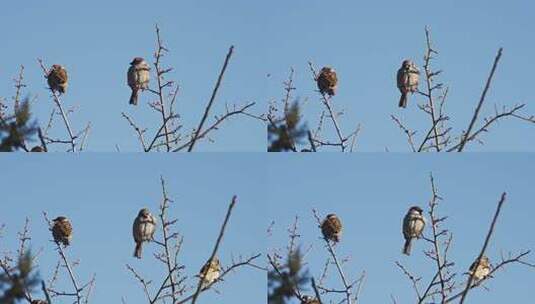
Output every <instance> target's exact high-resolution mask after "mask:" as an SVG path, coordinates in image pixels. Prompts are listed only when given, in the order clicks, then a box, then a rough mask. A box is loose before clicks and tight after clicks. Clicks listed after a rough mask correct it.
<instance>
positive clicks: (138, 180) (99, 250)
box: [0, 154, 267, 304]
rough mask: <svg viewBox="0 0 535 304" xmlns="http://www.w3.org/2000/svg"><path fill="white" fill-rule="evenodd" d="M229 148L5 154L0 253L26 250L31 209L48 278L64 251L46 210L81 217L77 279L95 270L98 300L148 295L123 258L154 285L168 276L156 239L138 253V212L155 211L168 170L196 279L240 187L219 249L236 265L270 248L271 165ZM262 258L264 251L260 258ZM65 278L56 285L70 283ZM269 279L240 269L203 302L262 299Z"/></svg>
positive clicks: (186, 258) (77, 221)
mask: <svg viewBox="0 0 535 304" xmlns="http://www.w3.org/2000/svg"><path fill="white" fill-rule="evenodd" d="M221 156H222V155H220V154H218V155H216V154H204V155H196V156H195V157H187V156H185V157H180V158H177V157H168V156H165V155H162V156H158V157H155V156H153V157H149V156H143V157H141V156H140V155H132V154H130V155H120V157H119V155H111V154H99V155H96V154H93V155H83V156H81V157H80V156H66V155H61V156H60V155H47V157H44V156H43V157H40V156H34V157H25V156H23V155H14V154H12V155H5V156H4V157H3V159H2V164H3V165H2V172H3V173H2V174H1V176H0V185H2V189H3V191H2V203H1V206H2V212H1V215H0V223H4V224H6V226H7V230H6V231H4V236H5V237H4V238H2V239H1V240H0V252H4V251H5V250H15V249H17V248H18V247H17V244H18V242H17V241H16V233H17V231H19V230H20V229H22V227H23V224H24V219H25V217H29V218H30V219H31V236H32V248H33V250H34V252H36V251H37V250H38V249H40V248H44V251H43V252H42V254H41V256H40V258H39V261H40V273H41V275H42V276H43V277H45V278H47V279H48V278H49V277H50V276H51V272H52V269H53V267H54V265H55V263H56V261H57V254H56V252H55V251H54V249H53V246H52V245H51V244H50V243H49V242H48V241H49V239H51V236H50V234H49V232H48V230H47V227H46V224H45V222H44V220H43V217H42V214H41V212H42V211H47V212H48V213H49V215H50V216H51V217H53V216H58V215H66V216H68V217H69V218H70V219H71V220H72V222H73V225H74V240H73V242H72V246H71V247H69V248H68V250H67V253H68V255H69V257H71V258H73V259H74V258H79V259H80V262H81V265H80V266H79V267H78V269H77V271H76V272H77V275H78V278H79V279H80V281H81V280H85V279H89V278H90V276H91V275H92V274H93V273H96V275H97V277H96V278H97V284H96V292H95V294H94V298H93V300H92V301H91V302H93V303H120V301H121V296H125V298H126V300H127V303H129V304H138V303H145V297H144V294H143V293H142V290H141V289H140V287H139V285H138V283H139V282H137V281H136V280H135V279H134V278H133V276H132V275H131V274H130V273H129V272H128V271H127V269H126V267H125V264H126V263H129V264H131V265H133V266H134V267H136V268H137V269H138V270H140V271H141V272H142V273H143V274H145V275H146V276H147V278H149V279H153V280H154V283H153V284H154V285H159V284H160V282H161V280H162V279H163V278H164V267H165V266H164V265H163V264H160V263H159V262H157V261H155V260H154V259H153V258H151V255H152V252H154V250H153V249H154V246H151V245H149V246H145V248H144V253H145V256H144V259H143V260H141V261H138V260H137V259H135V258H133V257H132V254H133V250H134V242H133V239H132V223H133V220H134V218H135V217H136V215H137V212H138V211H139V209H140V208H142V207H145V206H147V207H149V208H150V209H151V210H153V211H154V212H156V209H157V207H158V205H159V203H160V200H161V190H160V181H159V178H160V174H162V175H163V176H164V177H165V178H166V181H167V187H168V191H169V195H170V197H171V198H173V199H174V200H175V205H174V206H173V208H172V209H171V216H173V217H176V218H178V223H177V228H178V231H179V232H180V233H181V234H183V235H184V245H183V250H182V252H181V255H180V257H179V261H180V263H183V264H184V265H186V273H187V274H188V275H189V276H190V281H189V282H191V277H192V276H193V275H195V274H197V273H198V271H199V269H200V267H201V266H202V264H203V263H204V262H205V261H206V259H207V258H208V257H209V256H210V254H211V250H212V249H213V246H214V244H215V240H216V238H217V234H218V232H219V228H220V226H221V224H222V221H223V218H224V216H225V213H226V211H227V207H228V204H229V202H230V199H231V197H232V195H234V194H236V195H238V203H237V205H236V207H235V209H234V213H233V215H232V218H231V220H230V222H229V225H228V227H227V228H228V230H227V233H226V235H225V237H224V239H223V243H222V245H221V247H220V249H219V256H220V258H221V262H222V263H223V264H224V265H230V264H231V259H232V257H235V258H237V257H238V256H239V255H240V254H243V255H245V256H248V255H252V254H255V253H263V252H264V249H265V247H266V244H265V237H264V236H265V228H266V227H265V226H264V225H262V224H261V222H262V221H259V220H258V217H261V216H262V215H263V214H265V212H264V211H263V210H264V208H265V207H266V201H265V196H264V195H263V189H264V188H263V185H264V183H265V180H264V176H265V170H262V167H261V166H260V164H261V162H260V161H259V157H258V154H247V155H245V154H232V155H230V154H229V155H226V157H225V158H224V161H223V160H222V159H221ZM201 218H202V220H201ZM158 238H160V236H158ZM263 263H264V257H263V256H262V257H261V258H260V259H259V260H258V264H260V265H262V264H263ZM62 275H64V274H62ZM64 278H66V277H65V276H64ZM67 283H68V282H67ZM67 283H65V282H64V283H63V284H61V285H58V287H61V288H60V289H64V290H70V289H69V288H70V285H68V284H67ZM266 284H267V283H266V275H265V273H264V272H263V271H260V270H256V269H253V268H242V269H239V270H237V271H236V272H234V273H231V274H229V275H228V276H227V277H226V279H225V281H224V282H221V284H220V285H219V286H218V287H217V288H218V290H219V292H220V294H219V295H218V294H216V293H215V292H213V291H209V292H206V293H204V294H203V295H202V296H201V297H200V298H199V303H214V302H218V303H238V302H246V303H247V302H248V303H254V302H257V301H258V299H259V298H262V299H263V298H264V296H265V290H266V289H265V286H266Z"/></svg>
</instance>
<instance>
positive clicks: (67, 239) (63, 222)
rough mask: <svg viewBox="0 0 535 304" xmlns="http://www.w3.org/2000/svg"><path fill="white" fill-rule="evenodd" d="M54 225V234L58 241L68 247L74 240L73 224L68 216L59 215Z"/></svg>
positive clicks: (55, 239)
mask: <svg viewBox="0 0 535 304" xmlns="http://www.w3.org/2000/svg"><path fill="white" fill-rule="evenodd" d="M53 222H54V225H53V226H52V236H53V237H54V241H55V242H56V243H58V244H59V243H61V244H63V246H65V247H67V246H69V245H70V244H71V241H72V225H71V222H70V221H69V219H68V218H66V217H64V216H58V217H56V218H55V219H54V220H53Z"/></svg>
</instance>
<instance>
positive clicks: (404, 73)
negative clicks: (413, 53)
mask: <svg viewBox="0 0 535 304" xmlns="http://www.w3.org/2000/svg"><path fill="white" fill-rule="evenodd" d="M396 78H397V83H398V89H399V91H400V92H401V98H400V99H399V107H401V108H406V107H407V101H408V96H407V95H408V94H409V93H414V92H416V91H418V81H419V78H420V71H419V70H418V68H417V67H416V65H415V64H414V62H412V61H410V60H408V59H406V60H404V61H403V63H402V64H401V67H400V68H399V70H398V73H397V77H396Z"/></svg>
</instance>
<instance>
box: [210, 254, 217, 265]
mask: <svg viewBox="0 0 535 304" xmlns="http://www.w3.org/2000/svg"><path fill="white" fill-rule="evenodd" d="M211 264H212V265H214V266H219V258H218V257H217V256H215V257H214V258H213V259H212V263H211Z"/></svg>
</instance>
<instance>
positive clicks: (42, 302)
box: [32, 300, 48, 304]
mask: <svg viewBox="0 0 535 304" xmlns="http://www.w3.org/2000/svg"><path fill="white" fill-rule="evenodd" d="M32 304H48V302H47V301H45V300H32Z"/></svg>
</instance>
